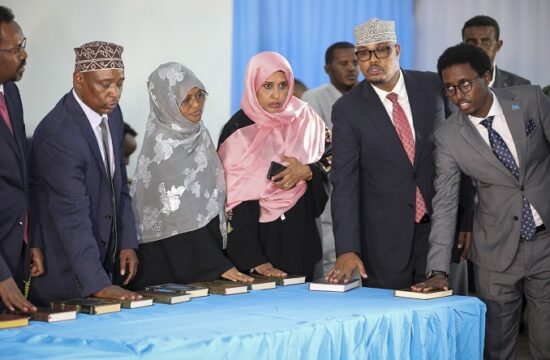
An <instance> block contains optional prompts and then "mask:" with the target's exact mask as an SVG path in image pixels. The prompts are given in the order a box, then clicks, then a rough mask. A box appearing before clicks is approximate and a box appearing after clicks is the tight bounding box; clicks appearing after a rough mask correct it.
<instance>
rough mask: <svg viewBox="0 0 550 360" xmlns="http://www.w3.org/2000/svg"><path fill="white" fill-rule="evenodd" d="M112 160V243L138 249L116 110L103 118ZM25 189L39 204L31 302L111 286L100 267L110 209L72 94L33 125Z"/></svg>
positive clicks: (93, 146) (94, 148)
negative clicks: (40, 256)
mask: <svg viewBox="0 0 550 360" xmlns="http://www.w3.org/2000/svg"><path fill="white" fill-rule="evenodd" d="M109 127H110V131H111V137H112V141H113V148H114V159H115V163H116V168H115V172H114V174H113V182H114V188H115V194H116V203H117V214H116V215H117V219H118V221H117V230H118V246H119V250H120V249H127V248H137V239H136V230H135V222H134V217H133V213H132V210H131V201H130V196H129V193H128V186H127V177H126V167H125V165H124V159H123V155H122V154H123V151H122V143H123V122H122V113H121V111H120V108H119V107H117V108H116V109H115V110H114V112H113V113H112V114H110V115H109ZM31 190H32V194H33V196H36V198H37V201H38V207H39V208H38V209H39V214H40V229H41V232H40V235H41V236H42V240H43V247H44V256H45V262H46V264H45V265H46V273H45V275H44V276H42V277H39V278H36V279H34V280H33V285H32V287H31V289H32V295H33V297H34V298H36V299H37V300H38V301H40V302H42V301H49V300H51V299H60V298H71V297H83V296H88V295H90V294H92V293H94V292H96V291H98V290H100V289H102V288H104V287H106V286H108V285H110V284H111V279H110V278H109V275H108V272H107V271H106V269H105V267H104V264H106V257H107V256H110V254H108V253H107V252H108V244H109V239H110V233H111V222H112V220H113V212H112V206H111V195H110V194H111V192H110V185H109V182H108V180H107V175H106V172H105V167H104V165H103V159H102V157H101V153H100V150H99V146H98V144H97V140H96V137H95V134H94V132H93V130H92V127H91V126H90V122H89V121H88V118H87V117H86V115H85V113H84V111H83V110H82V108H81V107H80V105H79V104H78V103H77V101H76V99H75V97H74V95H73V93H72V91H71V92H69V93H68V94H66V95H65V96H64V97H63V98H62V99H61V101H59V103H57V105H56V106H55V108H54V109H53V110H52V111H51V112H50V113H49V114H48V115H46V117H45V118H44V119H43V120H42V122H41V123H40V124H39V125H38V127H37V129H36V131H35V133H34V137H33V141H32V145H31Z"/></svg>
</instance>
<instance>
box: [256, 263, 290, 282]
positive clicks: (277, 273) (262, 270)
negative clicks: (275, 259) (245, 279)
mask: <svg viewBox="0 0 550 360" xmlns="http://www.w3.org/2000/svg"><path fill="white" fill-rule="evenodd" d="M254 270H255V271H256V272H257V273H258V274H260V275H263V276H274V277H278V278H284V277H286V276H287V273H286V272H284V271H282V270H279V269H277V268H275V267H273V265H271V263H269V262H266V263H264V264H261V265H258V266H256V267H255V268H254Z"/></svg>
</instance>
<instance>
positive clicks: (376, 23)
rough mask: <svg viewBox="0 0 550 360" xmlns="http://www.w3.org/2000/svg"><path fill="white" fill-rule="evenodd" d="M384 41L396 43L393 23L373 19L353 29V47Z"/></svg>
mask: <svg viewBox="0 0 550 360" xmlns="http://www.w3.org/2000/svg"><path fill="white" fill-rule="evenodd" d="M384 41H396V36H395V21H391V20H380V19H377V18H373V19H370V20H369V21H368V22H366V23H364V24H360V25H357V26H356V27H355V46H366V45H369V44H376V43H379V42H384Z"/></svg>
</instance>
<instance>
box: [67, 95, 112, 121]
mask: <svg viewBox="0 0 550 360" xmlns="http://www.w3.org/2000/svg"><path fill="white" fill-rule="evenodd" d="M73 95H74V97H75V99H76V102H77V103H78V105H80V107H81V108H82V110H83V111H84V114H86V117H87V118H88V121H89V122H90V125H91V126H92V129H95V128H97V127H98V126H99V125H100V124H101V119H102V117H101V115H99V114H98V113H96V112H95V111H94V110H92V109H91V108H90V107H89V106H88V105H86V104H85V103H84V102H83V101H82V100H80V98H79V97H78V95H77V94H76V91H74V89H73ZM105 116H107V115H105Z"/></svg>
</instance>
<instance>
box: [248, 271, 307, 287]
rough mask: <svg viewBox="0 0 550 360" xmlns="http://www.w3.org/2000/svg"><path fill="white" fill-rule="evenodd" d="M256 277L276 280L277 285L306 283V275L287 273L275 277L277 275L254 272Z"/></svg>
mask: <svg viewBox="0 0 550 360" xmlns="http://www.w3.org/2000/svg"><path fill="white" fill-rule="evenodd" d="M252 276H253V277H255V278H256V279H267V280H271V281H275V283H276V284H277V285H281V286H287V285H298V284H304V283H305V282H306V277H305V275H287V276H286V277H284V278H280V277H275V276H264V275H260V274H252Z"/></svg>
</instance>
